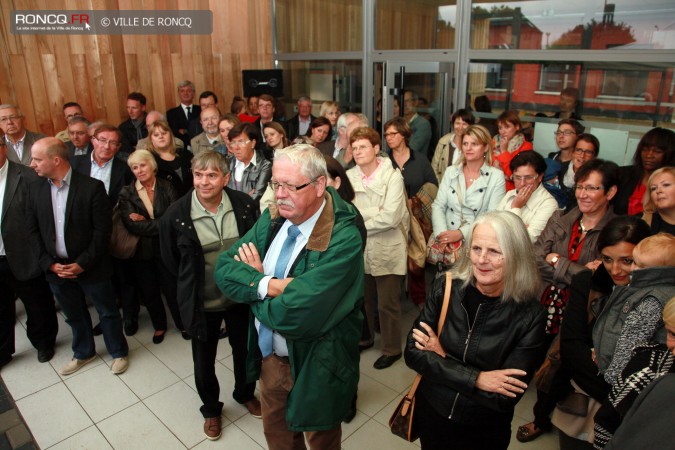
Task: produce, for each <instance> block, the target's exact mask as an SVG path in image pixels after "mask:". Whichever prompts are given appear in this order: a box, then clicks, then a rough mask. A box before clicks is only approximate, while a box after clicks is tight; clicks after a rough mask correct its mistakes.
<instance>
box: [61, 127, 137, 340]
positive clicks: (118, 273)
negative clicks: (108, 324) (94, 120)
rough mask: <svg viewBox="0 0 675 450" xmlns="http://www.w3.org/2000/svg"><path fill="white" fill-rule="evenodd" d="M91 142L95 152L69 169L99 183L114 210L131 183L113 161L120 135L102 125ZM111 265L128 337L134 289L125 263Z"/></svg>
mask: <svg viewBox="0 0 675 450" xmlns="http://www.w3.org/2000/svg"><path fill="white" fill-rule="evenodd" d="M92 140H93V144H94V151H93V152H92V153H91V154H90V155H84V156H77V157H75V158H73V163H72V167H73V169H74V170H75V171H77V172H79V173H81V174H83V175H87V176H90V177H92V178H96V179H97V180H100V181H102V182H103V185H104V186H105V190H106V192H107V193H108V198H109V199H110V204H111V205H112V206H115V205H116V204H117V199H118V197H119V195H120V191H121V190H122V188H123V187H124V186H126V185H128V184H129V183H131V181H132V180H133V179H134V175H133V173H131V169H129V166H128V165H127V163H126V161H122V160H121V159H120V158H118V157H116V155H117V153H118V151H119V149H120V131H119V130H118V129H117V128H115V127H114V126H112V125H108V124H104V125H101V126H99V127H98V128H97V129H96V133H95V135H94V137H93V138H92ZM112 262H113V273H114V275H113V282H114V287H115V294H116V296H117V298H119V299H120V301H121V302H122V308H123V311H125V314H124V331H125V332H126V334H127V336H133V335H134V334H136V330H138V313H137V312H136V313H133V312H132V311H136V310H137V309H136V308H137V302H136V301H135V295H136V293H135V289H134V288H133V286H131V284H130V283H129V281H128V280H127V277H125V271H124V265H125V261H122V260H119V259H117V258H112ZM102 331H103V330H102V328H101V324H100V323H99V324H98V325H96V326H95V327H94V335H95V336H98V335H100V334H101V333H102Z"/></svg>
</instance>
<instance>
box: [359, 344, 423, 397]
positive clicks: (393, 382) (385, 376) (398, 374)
mask: <svg viewBox="0 0 675 450" xmlns="http://www.w3.org/2000/svg"><path fill="white" fill-rule="evenodd" d="M370 350H372V349H370ZM370 350H368V351H366V352H363V353H362V354H361V364H360V368H361V373H363V374H365V375H368V376H369V377H371V378H373V379H374V380H376V381H379V382H380V383H382V384H384V385H386V386H389V387H390V388H392V389H394V390H395V391H396V392H399V393H401V392H403V391H404V390H406V389H408V388H409V387H410V385H411V384H412V382H413V380H414V379H415V372H414V371H413V370H411V369H409V368H408V366H406V365H405V361H404V360H403V357H401V359H399V360H398V361H396V362H395V363H394V364H392V365H391V367H387V368H386V369H382V370H378V369H375V368H374V367H373V363H374V362H375V361H376V360H377V358H379V357H380V353H379V351H377V352H372V351H370Z"/></svg>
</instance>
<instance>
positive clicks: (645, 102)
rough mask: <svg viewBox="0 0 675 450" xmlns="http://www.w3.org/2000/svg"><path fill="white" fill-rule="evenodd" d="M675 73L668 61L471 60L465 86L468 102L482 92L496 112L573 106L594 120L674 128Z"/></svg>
mask: <svg viewBox="0 0 675 450" xmlns="http://www.w3.org/2000/svg"><path fill="white" fill-rule="evenodd" d="M674 75H675V64H673V63H649V64H647V63H628V62H617V63H608V62H602V63H595V62H574V63H558V62H536V61H534V62H514V61H472V62H471V63H470V64H469V77H468V85H467V92H468V95H469V97H470V98H471V104H472V105H475V104H476V103H475V101H476V99H477V98H478V97H481V96H485V97H487V99H488V100H489V102H490V104H491V106H492V111H491V112H492V113H495V114H498V113H499V112H501V111H504V110H507V109H515V110H519V111H522V112H523V113H527V114H528V115H536V114H539V115H542V116H544V117H560V114H561V111H567V110H573V111H574V112H575V114H576V115H577V116H580V117H582V118H583V119H584V120H589V121H593V122H606V123H613V124H628V125H638V126H662V127H667V128H675V122H674V121H675V118H673V107H675V77H674ZM563 89H567V91H566V94H569V95H567V97H568V99H567V100H566V99H563V98H562V97H564V96H565V94H563V95H561V91H562V90H563ZM575 97H576V100H577V101H576V106H574V103H575V101H574V100H575ZM481 100H484V99H481ZM481 103H482V101H480V100H479V102H478V105H480V104H481ZM566 103H567V104H571V105H572V106H570V107H569V108H568V107H567V106H565V104H566ZM479 109H480V106H479ZM479 112H481V111H479Z"/></svg>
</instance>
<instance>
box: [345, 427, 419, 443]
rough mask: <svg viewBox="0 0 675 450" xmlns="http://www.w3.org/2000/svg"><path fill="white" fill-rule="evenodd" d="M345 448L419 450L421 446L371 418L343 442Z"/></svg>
mask: <svg viewBox="0 0 675 450" xmlns="http://www.w3.org/2000/svg"><path fill="white" fill-rule="evenodd" d="M342 448H343V449H345V450H352V449H354V450H363V449H375V448H378V449H387V450H410V449H414V450H417V449H418V448H419V447H418V446H416V445H415V444H413V443H410V442H406V441H404V440H403V439H401V438H400V437H398V436H394V435H393V434H392V433H391V430H389V428H388V427H386V426H384V425H382V424H380V423H378V422H376V421H374V420H369V421H368V422H366V423H365V425H363V426H362V427H361V428H359V429H358V430H356V432H355V433H354V434H352V435H351V436H350V437H349V438H347V439H346V440H344V441H343V442H342Z"/></svg>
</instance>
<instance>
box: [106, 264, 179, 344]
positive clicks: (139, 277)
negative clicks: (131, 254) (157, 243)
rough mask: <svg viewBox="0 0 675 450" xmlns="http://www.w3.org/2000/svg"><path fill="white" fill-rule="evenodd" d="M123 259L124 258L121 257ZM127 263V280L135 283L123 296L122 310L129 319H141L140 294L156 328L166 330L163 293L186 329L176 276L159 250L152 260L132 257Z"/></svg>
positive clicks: (172, 310)
mask: <svg viewBox="0 0 675 450" xmlns="http://www.w3.org/2000/svg"><path fill="white" fill-rule="evenodd" d="M118 261H121V260H118ZM121 262H122V264H124V280H125V282H126V283H128V284H129V285H130V286H131V291H125V295H124V296H123V297H122V312H123V315H124V318H125V319H137V318H138V313H139V311H140V308H141V306H140V302H139V297H138V296H139V295H140V297H141V298H142V299H143V304H144V305H145V307H146V309H147V310H148V314H149V315H150V320H151V321H152V326H153V328H154V329H155V330H166V329H167V321H166V310H165V309H164V303H163V302H162V295H164V298H165V299H166V304H167V306H168V307H169V312H170V313H171V317H172V318H173V323H174V324H175V325H176V328H178V329H179V330H180V331H184V330H185V327H184V326H183V321H182V320H181V317H180V309H179V307H178V300H177V299H176V280H175V279H174V278H173V277H172V276H171V275H170V274H169V272H168V271H167V270H166V268H165V267H164V264H163V263H162V261H161V260H160V257H159V254H158V255H156V257H155V258H153V259H151V260H140V259H135V258H134V259H129V260H127V261H121Z"/></svg>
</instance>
